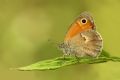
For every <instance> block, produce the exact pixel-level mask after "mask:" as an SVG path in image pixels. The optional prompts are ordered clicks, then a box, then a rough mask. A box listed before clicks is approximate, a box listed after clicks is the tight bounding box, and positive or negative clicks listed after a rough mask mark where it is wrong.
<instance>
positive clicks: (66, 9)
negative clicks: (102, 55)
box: [0, 0, 120, 80]
mask: <svg viewBox="0 0 120 80" xmlns="http://www.w3.org/2000/svg"><path fill="white" fill-rule="evenodd" d="M119 9H120V0H0V80H120V63H114V62H107V63H102V64H94V65H82V64H81V65H73V66H67V67H64V68H60V69H57V70H53V71H52V70H50V71H17V70H11V68H16V67H21V66H26V65H29V64H32V63H35V62H37V61H39V60H44V59H50V58H54V57H57V56H62V52H61V51H59V50H58V49H57V48H56V45H55V43H56V42H61V41H62V40H63V38H64V36H65V33H66V31H67V29H68V27H69V25H70V24H71V23H72V22H73V21H74V19H75V18H76V17H77V16H78V15H79V14H80V13H81V12H83V11H89V12H91V13H92V15H93V17H94V20H95V23H96V25H97V30H98V31H99V32H100V33H101V35H102V37H103V40H104V50H106V51H108V52H109V53H110V54H111V55H113V56H120V49H119V47H120V42H119V41H120V19H119V18H120V10H119ZM48 40H50V41H48Z"/></svg>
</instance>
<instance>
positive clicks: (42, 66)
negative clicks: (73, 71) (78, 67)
mask: <svg viewBox="0 0 120 80" xmlns="http://www.w3.org/2000/svg"><path fill="white" fill-rule="evenodd" d="M107 61H113V62H120V58H119V57H111V56H110V55H109V54H108V53H107V52H106V51H104V50H103V51H102V53H101V55H100V56H99V57H98V58H91V57H81V58H75V57H66V58H63V57H58V58H54V59H50V60H43V61H39V62H37V63H34V64H31V65H29V66H25V67H20V68H17V69H18V70H23V71H31V70H53V69H57V68H61V67H64V66H68V65H74V64H97V63H103V62H107Z"/></svg>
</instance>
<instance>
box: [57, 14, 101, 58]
mask: <svg viewBox="0 0 120 80" xmlns="http://www.w3.org/2000/svg"><path fill="white" fill-rule="evenodd" d="M59 48H60V49H61V50H62V51H63V53H64V55H71V54H72V55H73V54H74V55H75V56H77V57H84V56H91V57H97V56H99V55H100V53H101V51H102V48H103V39H102V37H101V35H100V33H98V32H97V30H96V26H95V24H94V21H93V18H92V16H91V15H90V14H89V13H88V12H83V13H81V14H80V16H78V17H77V18H76V19H75V21H74V22H73V23H72V24H71V25H70V28H69V29H68V31H67V33H66V35H65V38H64V41H63V42H62V43H61V44H60V45H59Z"/></svg>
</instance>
